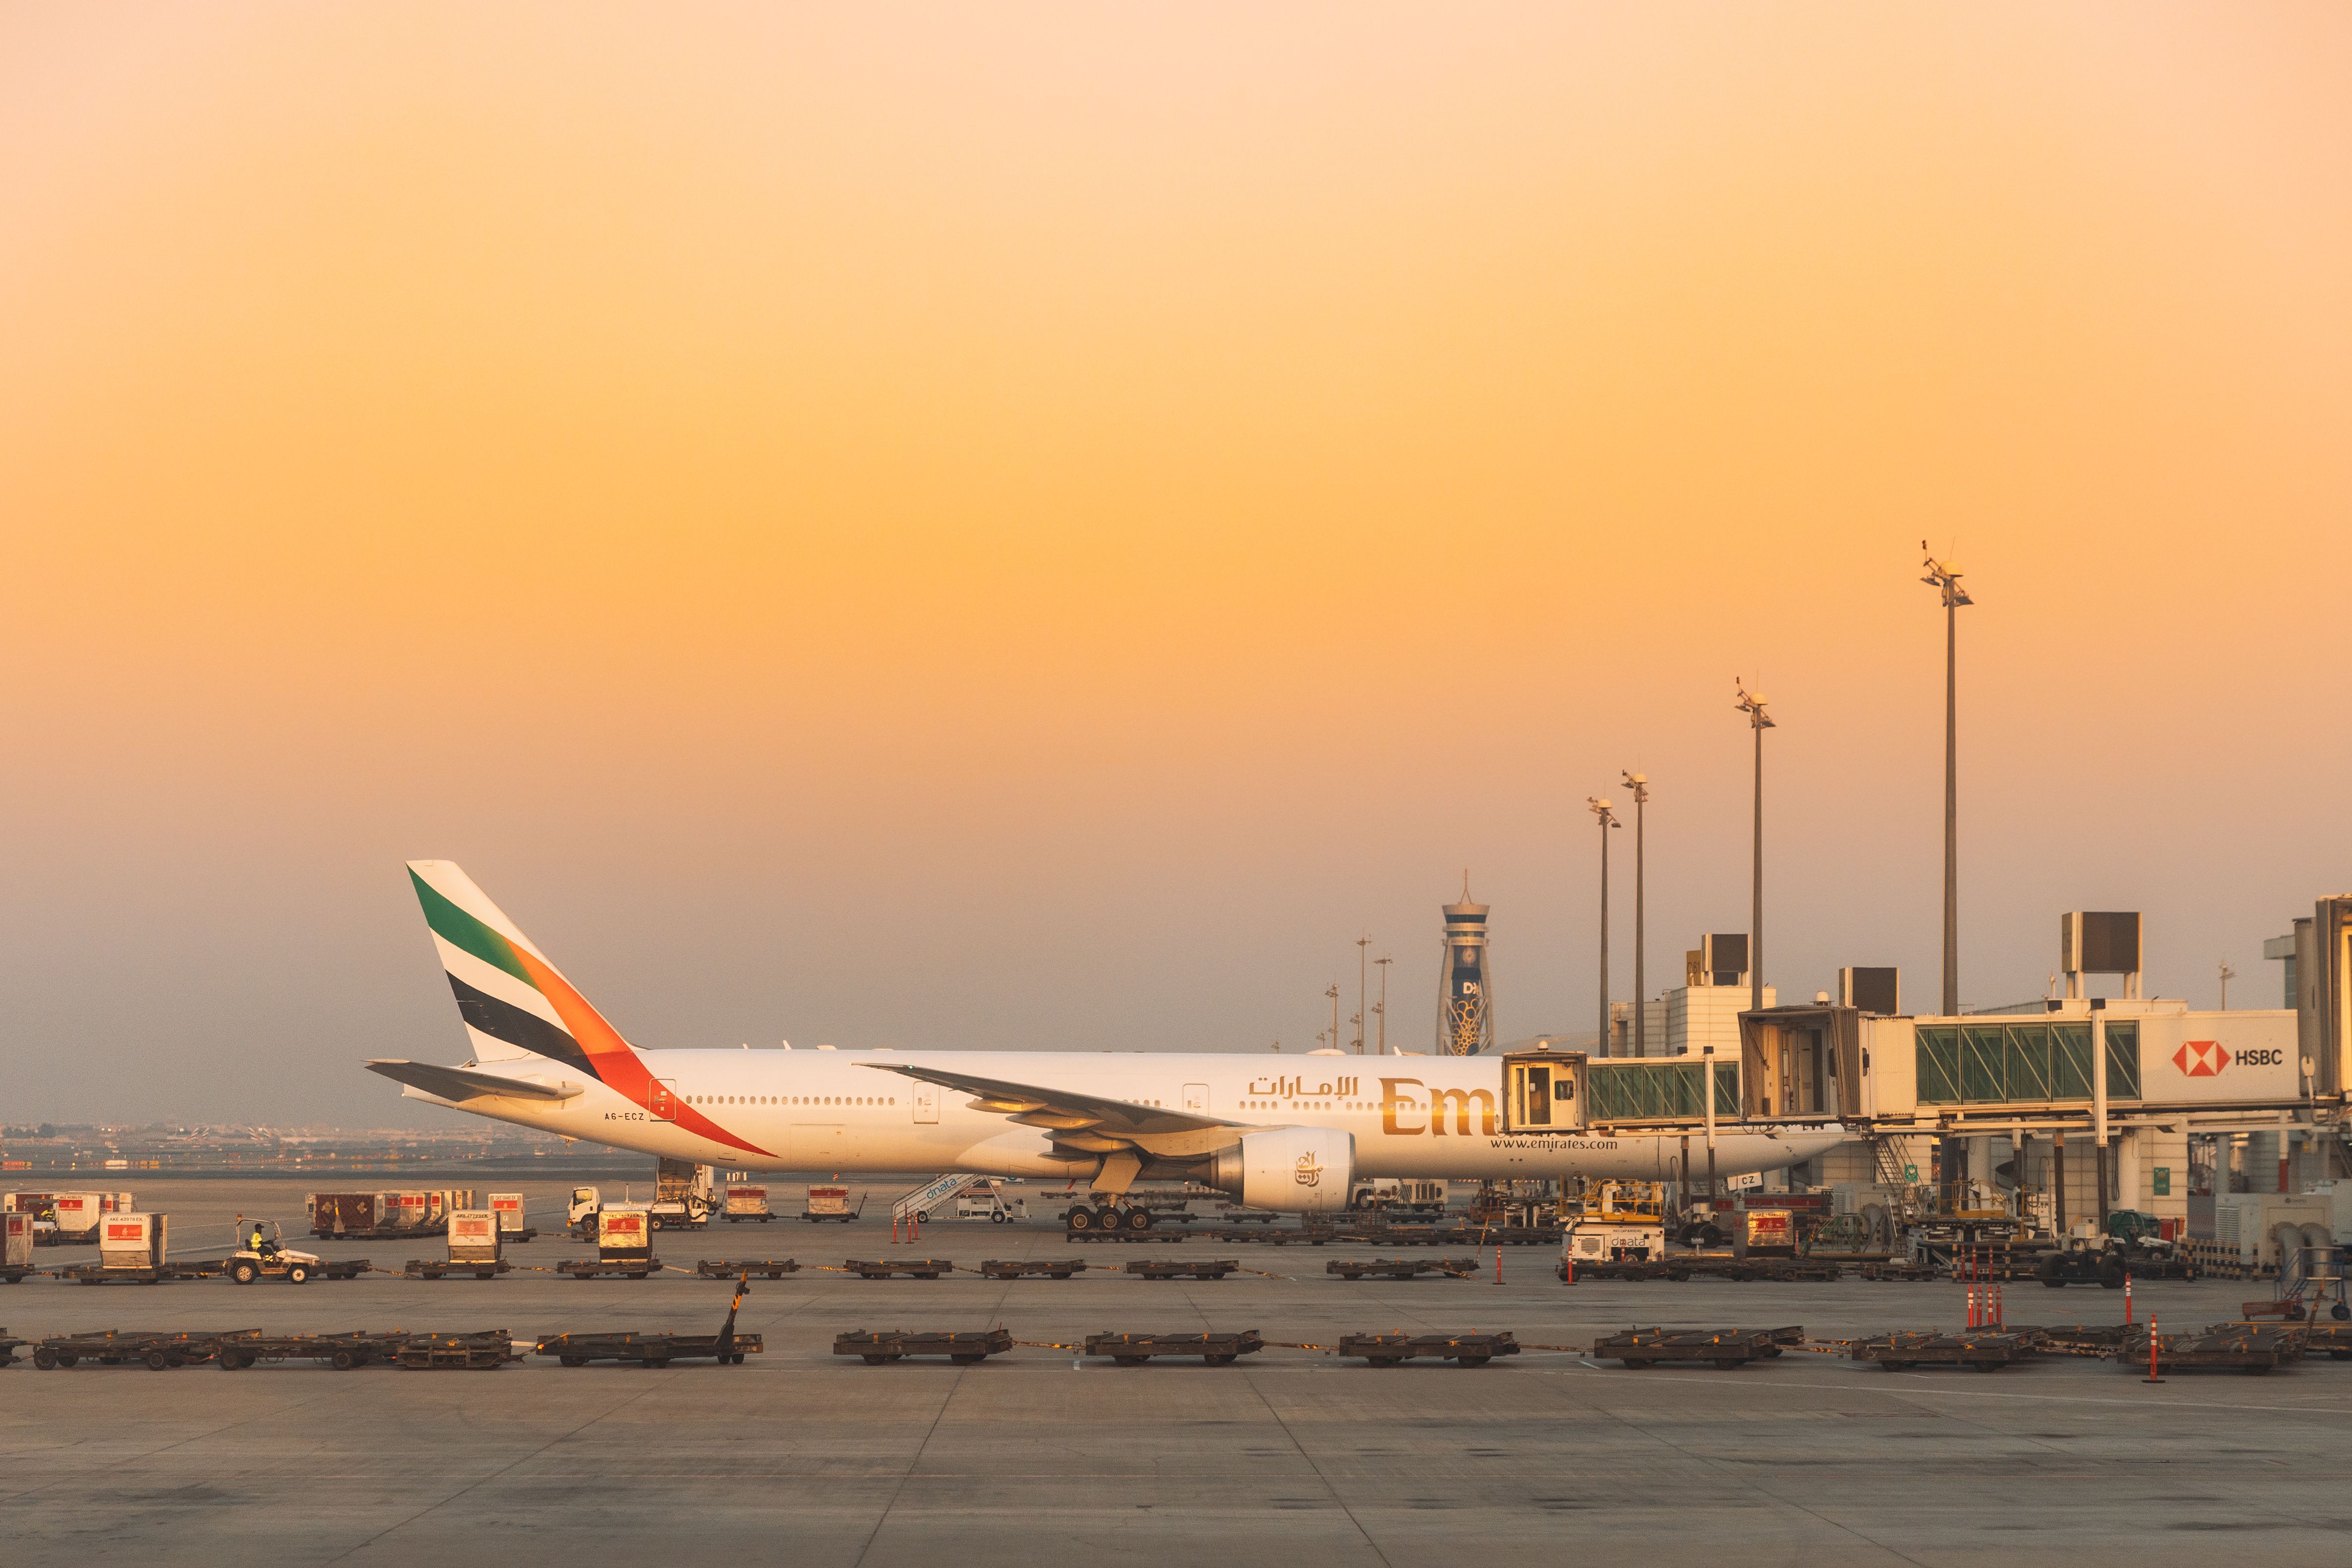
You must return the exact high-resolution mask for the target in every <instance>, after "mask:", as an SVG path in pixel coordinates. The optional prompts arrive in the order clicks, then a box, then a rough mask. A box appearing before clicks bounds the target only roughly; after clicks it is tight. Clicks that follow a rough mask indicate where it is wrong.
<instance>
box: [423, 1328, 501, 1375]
mask: <svg viewBox="0 0 2352 1568" xmlns="http://www.w3.org/2000/svg"><path fill="white" fill-rule="evenodd" d="M393 1360H394V1363H397V1364H398V1365H399V1366H400V1367H401V1368H403V1369H404V1370H405V1371H408V1372H445V1371H446V1372H496V1371H498V1369H499V1368H500V1367H502V1366H504V1365H506V1364H507V1363H509V1362H517V1361H520V1360H522V1355H521V1353H520V1352H518V1351H517V1350H516V1349H515V1348H514V1341H513V1340H512V1339H510V1338H509V1336H508V1334H507V1331H505V1330H504V1329H483V1330H478V1331H476V1332H473V1333H470V1334H405V1335H403V1336H402V1337H401V1341H400V1345H399V1348H398V1349H396V1350H395V1351H394V1352H393Z"/></svg>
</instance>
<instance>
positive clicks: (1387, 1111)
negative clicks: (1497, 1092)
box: [1381, 1078, 1495, 1138]
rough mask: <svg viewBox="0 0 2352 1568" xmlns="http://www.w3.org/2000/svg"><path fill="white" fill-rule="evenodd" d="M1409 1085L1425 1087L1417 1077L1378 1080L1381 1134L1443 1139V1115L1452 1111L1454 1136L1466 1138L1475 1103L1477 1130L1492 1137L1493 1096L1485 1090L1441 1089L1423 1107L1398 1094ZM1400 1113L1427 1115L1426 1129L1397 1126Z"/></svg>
mask: <svg viewBox="0 0 2352 1568" xmlns="http://www.w3.org/2000/svg"><path fill="white" fill-rule="evenodd" d="M1408 1084H1409V1085H1411V1086H1412V1088H1414V1089H1421V1088H1423V1087H1425V1086H1424V1085H1423V1083H1422V1081H1421V1079H1417V1078H1384V1079H1381V1131H1382V1132H1384V1133H1388V1134H1391V1135H1392V1136H1399V1137H1410V1136H1412V1135H1413V1134H1416V1133H1421V1132H1426V1133H1428V1134H1429V1135H1430V1136H1432V1137H1433V1138H1443V1137H1444V1136H1445V1113H1446V1111H1448V1110H1452V1111H1453V1112H1454V1135H1455V1136H1457V1137H1462V1138H1467V1137H1470V1136H1471V1135H1472V1129H1471V1125H1470V1107H1471V1105H1472V1103H1473V1102H1475V1103H1476V1105H1477V1107H1478V1126H1477V1129H1476V1131H1478V1132H1480V1133H1484V1134H1486V1135H1488V1136H1492V1135H1493V1133H1494V1131H1495V1097H1494V1096H1493V1095H1492V1094H1490V1093H1488V1092H1487V1091H1486V1089H1438V1090H1435V1091H1434V1092H1433V1093H1432V1094H1431V1096H1430V1098H1429V1101H1428V1103H1427V1104H1426V1105H1424V1104H1423V1102H1422V1101H1421V1100H1417V1099H1415V1098H1414V1097H1413V1096H1412V1095H1411V1094H1400V1093H1398V1089H1399V1088H1400V1087H1401V1086H1403V1085H1408ZM1401 1110H1402V1111H1408V1112H1411V1113H1412V1114H1414V1115H1424V1114H1426V1115H1428V1116H1429V1119H1430V1120H1429V1125H1428V1126H1426V1127H1403V1126H1400V1125H1398V1123H1397V1112H1399V1111H1401Z"/></svg>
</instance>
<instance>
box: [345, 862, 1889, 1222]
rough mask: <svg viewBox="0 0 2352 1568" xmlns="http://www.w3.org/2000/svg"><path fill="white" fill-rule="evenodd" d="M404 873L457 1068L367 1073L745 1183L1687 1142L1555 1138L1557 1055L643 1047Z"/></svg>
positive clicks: (1289, 1175) (1468, 1172) (508, 930)
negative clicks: (456, 1045)
mask: <svg viewBox="0 0 2352 1568" xmlns="http://www.w3.org/2000/svg"><path fill="white" fill-rule="evenodd" d="M408 874H409V878H410V880H411V881H412V882H413V883H414V884H415V889H416V897H417V899H418V900H419V901H420V902H421V903H422V904H423V905H424V906H425V924H426V925H428V926H429V927H431V928H432V931H433V945H434V947H435V948H436V950H437V951H438V952H439V953H440V956H441V963H442V967H443V968H444V969H445V970H446V971H447V973H448V977H449V988H450V990H452V991H453V992H455V993H456V994H457V1012H458V1015H459V1016H461V1017H462V1018H463V1019H464V1020H465V1025H466V1034H467V1037H468V1039H469V1040H470V1041H471V1043H472V1046H473V1059H472V1060H470V1061H468V1062H467V1063H466V1064H465V1065H464V1066H463V1067H436V1066H434V1065H432V1064H430V1063H425V1062H413V1061H371V1062H369V1063H368V1064H367V1066H368V1068H369V1069H370V1070H372V1071H374V1072H378V1073H381V1074H383V1076H384V1077H386V1078H389V1079H396V1080H397V1081H399V1082H400V1083H402V1084H404V1085H405V1086H406V1087H405V1089H404V1097H405V1098H409V1099H415V1100H429V1101H431V1102H433V1103H435V1104H438V1105H446V1106H451V1107H454V1108H455V1109H457V1110H467V1111H471V1112H472V1113H473V1114H475V1115H477V1116H487V1117H489V1118H491V1119H493V1120H495V1121H511V1122H515V1123H517V1124H519V1125H521V1126H524V1127H537V1128H541V1129H544V1130H545V1131H550V1132H555V1133H560V1134H562V1136H564V1137H567V1138H577V1139H584V1140H586V1141H588V1142H597V1143H606V1144H610V1145H612V1146H614V1147H615V1148H621V1149H632V1150H637V1151H640V1152H645V1153H648V1154H655V1155H659V1156H661V1157H663V1158H666V1159H673V1160H686V1161H692V1162H695V1163H704V1164H725V1165H732V1166H736V1167H739V1168H743V1169H750V1170H771V1171H809V1170H829V1171H839V1170H858V1171H897V1172H905V1173H908V1174H909V1175H918V1174H919V1175H930V1174H934V1173H940V1172H950V1171H960V1172H971V1173H978V1174H983V1175H992V1176H1035V1177H1056V1178H1069V1179H1071V1180H1072V1181H1073V1182H1076V1181H1083V1182H1085V1183H1086V1184H1087V1190H1088V1191H1089V1192H1090V1193H1091V1194H1093V1202H1094V1203H1095V1204H1096V1205H1099V1206H1098V1207H1097V1208H1096V1209H1094V1210H1093V1211H1092V1212H1091V1214H1088V1215H1087V1217H1088V1219H1089V1220H1090V1221H1091V1223H1092V1224H1094V1225H1101V1226H1109V1225H1132V1226H1137V1227H1138V1228H1140V1226H1142V1225H1145V1224H1148V1223H1149V1211H1147V1210H1143V1209H1139V1208H1138V1209H1129V1207H1128V1206H1127V1205H1125V1203H1124V1201H1123V1200H1124V1198H1125V1196H1126V1194H1127V1192H1128V1190H1129V1187H1130V1186H1131V1185H1132V1184H1134V1183H1136V1182H1138V1181H1144V1180H1154V1181H1156V1180H1180V1179H1181V1180H1190V1181H1194V1182H1199V1183H1202V1184H1204V1185H1207V1186H1211V1187H1214V1188H1216V1189H1218V1190H1219V1191H1222V1192H1224V1193H1227V1194H1231V1195H1232V1196H1234V1197H1236V1198H1238V1199H1240V1200H1241V1201H1242V1202H1244V1203H1245V1204H1248V1205H1253V1206H1255V1207H1260V1208H1266V1209H1275V1210H1283V1211H1292V1212H1300V1213H1318V1212H1324V1211H1328V1210H1333V1209H1339V1208H1343V1207H1345V1206H1346V1205H1347V1202H1348V1194H1349V1189H1350V1187H1351V1185H1352V1184H1353V1183H1354V1180H1355V1178H1357V1177H1359V1176H1428V1177H1476V1178H1493V1179H1497V1180H1501V1179H1509V1178H1514V1177H1520V1178H1525V1177H1560V1176H1568V1175H1586V1176H1632V1177H1643V1178H1649V1179H1653V1180H1658V1179H1665V1178H1668V1177H1671V1176H1672V1175H1673V1174H1674V1170H1673V1162H1674V1161H1675V1158H1676V1157H1677V1155H1678V1154H1679V1152H1680V1151H1681V1149H1682V1147H1683V1140H1682V1139H1680V1138H1679V1137H1654V1136H1652V1137H1626V1136H1614V1135H1600V1136H1591V1135H1586V1134H1584V1133H1583V1132H1582V1131H1580V1130H1571V1131H1561V1128H1562V1127H1563V1126H1566V1125H1568V1124H1571V1123H1575V1121H1576V1119H1575V1118H1574V1117H1573V1116H1571V1115H1570V1114H1568V1113H1567V1110H1568V1108H1567V1107H1566V1106H1565V1105H1563V1104H1562V1103H1561V1102H1566V1101H1570V1100H1572V1098H1573V1095H1574V1092H1575V1091H1574V1084H1575V1082H1576V1077H1575V1073H1574V1071H1573V1070H1572V1068H1571V1064H1572V1063H1574V1062H1575V1061H1576V1058H1573V1057H1570V1056H1568V1055H1567V1054H1565V1053H1559V1054H1556V1055H1552V1056H1549V1057H1547V1056H1545V1055H1544V1054H1542V1053H1528V1052H1523V1053H1518V1054H1517V1055H1515V1056H1512V1057H1509V1058H1498V1057H1484V1058H1481V1057H1418V1056H1403V1057H1375V1058H1362V1057H1348V1056H1344V1055H1341V1054H1339V1053H1337V1052H1317V1053H1314V1054H1311V1055H1309V1056H1307V1057H1304V1058H1300V1057H1284V1058H1273V1059H1271V1060H1270V1059H1269V1058H1266V1057H1264V1056H1257V1055H1250V1056H1242V1055H1238V1054H1235V1053H1231V1052H1224V1053H1186V1054H1178V1053H1174V1052H1165V1053H1163V1052H1157V1051H1123V1052H1108V1051H929V1050H924V1051H896V1050H888V1049H879V1048H877V1049H873V1050H855V1051H836V1050H833V1049H830V1048H828V1047H819V1048H817V1049H816V1050H814V1051H807V1050H802V1051H792V1050H786V1051H744V1050H740V1049H739V1050H661V1051H641V1050H639V1049H637V1048H636V1047H634V1046H631V1045H630V1044H629V1042H628V1041H626V1040H625V1039H623V1038H622V1037H621V1035H620V1032H619V1031H618V1030H616V1029H614V1027H613V1026H612V1025H610V1024H608V1023H606V1022H605V1021H604V1016H603V1015H602V1014H600V1013H598V1012H597V1011H596V1009H595V1008H593V1007H592V1006H590V1005H588V1002H587V1000H586V999H585V998H584V997H583V996H582V995H581V994H580V993H579V992H578V991H577V990H575V989H574V988H573V987H572V983H571V982H570V981H568V980H566V979H565V978H564V977H563V976H562V973H559V972H558V971H557V970H556V967H555V965H553V964H552V963H549V962H548V960H547V957H546V955H545V954H543V953H541V952H540V951H539V949H538V948H536V947H534V946H533V945H532V944H531V942H530V938H528V937H526V936H524V935H523V934H522V932H521V931H520V930H519V929H518V928H517V927H516V925H515V923H514V922H513V921H510V920H509V919H507V917H506V915H505V914H504V913H503V912H502V911H500V910H499V907H498V906H497V905H496V904H494V903H492V902H490V900H489V899H488V896H487V895H486V894H484V893H483V891H482V890H481V889H479V888H478V887H476V886H475V885H474V882H473V880H472V879H470V878H469V877H467V875H466V873H465V872H464V871H462V870H460V869H459V868H457V865H456V864H455V863H453V862H451V861H447V860H412V861H410V862H409V863H408ZM1368 1072H1369V1073H1370V1075H1371V1076H1369V1077H1367V1076H1364V1075H1365V1074H1367V1073H1368ZM1498 1110H1499V1111H1500V1113H1501V1114H1500V1122H1501V1125H1499V1126H1498V1124H1497V1122H1498V1114H1497V1113H1498ZM1576 1125H1577V1126H1578V1127H1579V1128H1580V1123H1578V1124H1576ZM1842 1140H1843V1133H1840V1132H1838V1131H1835V1130H1831V1131H1821V1130H1819V1129H1814V1128H1804V1129H1800V1128H1794V1127H1791V1128H1788V1129H1784V1130H1778V1131H1750V1130H1743V1131H1735V1132H1723V1133H1719V1134H1718V1135H1717V1145H1716V1168H1717V1172H1718V1173H1719V1174H1722V1175H1726V1176H1730V1175H1740V1174H1746V1173H1751V1172H1757V1171H1769V1170H1778V1169H1780V1168H1781V1167H1784V1166H1787V1165H1790V1164H1793V1163H1796V1162H1798V1161H1801V1160H1806V1159H1810V1158H1811V1157H1812V1156H1813V1155H1815V1154H1819V1153H1821V1152H1822V1151H1824V1150H1826V1149H1829V1148H1830V1147H1832V1145H1834V1144H1836V1143H1838V1142H1841V1141H1842ZM1073 1213H1074V1216H1075V1215H1077V1214H1081V1213H1087V1211H1086V1210H1084V1209H1083V1208H1081V1209H1079V1210H1076V1211H1073ZM1071 1223H1073V1224H1074V1225H1075V1224H1077V1223H1079V1222H1078V1220H1077V1219H1076V1217H1073V1219H1072V1222H1071Z"/></svg>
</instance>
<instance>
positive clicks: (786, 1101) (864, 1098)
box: [686, 1094, 898, 1105]
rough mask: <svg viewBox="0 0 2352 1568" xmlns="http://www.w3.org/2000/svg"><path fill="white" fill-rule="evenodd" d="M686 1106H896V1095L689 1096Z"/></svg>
mask: <svg viewBox="0 0 2352 1568" xmlns="http://www.w3.org/2000/svg"><path fill="white" fill-rule="evenodd" d="M686 1102H687V1103H688V1105H896V1104H898V1097H897V1096H896V1095H887V1096H885V1095H873V1094H867V1095H856V1094H833V1095H827V1094H814V1095H811V1094H689V1095H688V1096H687V1097H686Z"/></svg>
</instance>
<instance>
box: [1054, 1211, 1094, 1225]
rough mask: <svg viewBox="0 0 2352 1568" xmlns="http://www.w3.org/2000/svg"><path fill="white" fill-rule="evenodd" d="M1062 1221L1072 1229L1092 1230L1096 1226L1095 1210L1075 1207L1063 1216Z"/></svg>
mask: <svg viewBox="0 0 2352 1568" xmlns="http://www.w3.org/2000/svg"><path fill="white" fill-rule="evenodd" d="M1062 1223H1063V1224H1064V1225H1066V1226H1069V1227H1070V1228H1071V1229H1072V1230H1092V1229H1094V1227H1095V1211H1094V1210H1092V1209H1079V1208H1074V1209H1072V1210H1071V1211H1070V1212H1069V1213H1067V1214H1066V1215H1063V1216H1062Z"/></svg>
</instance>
